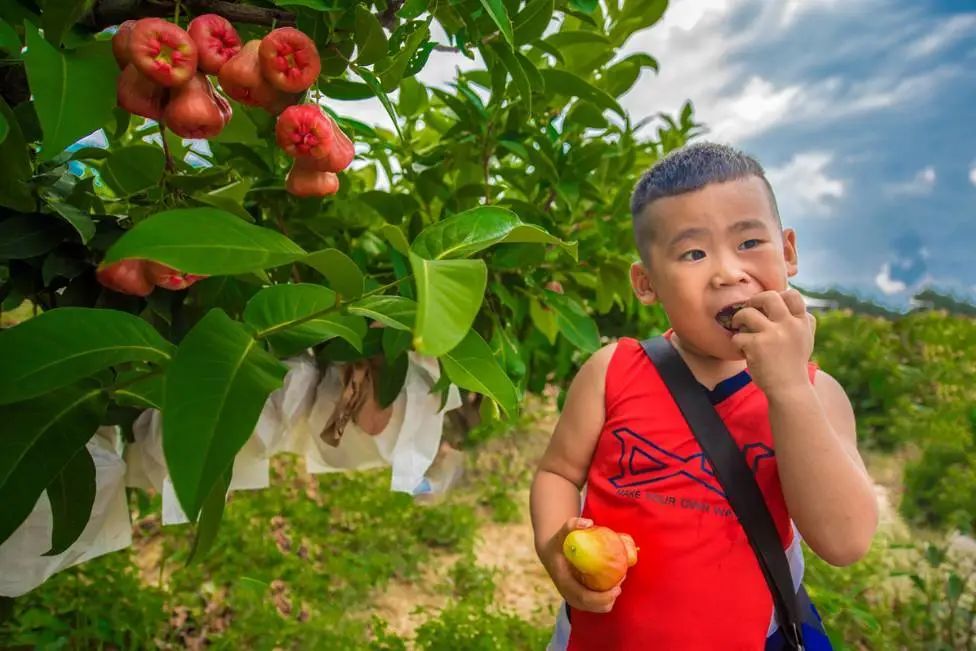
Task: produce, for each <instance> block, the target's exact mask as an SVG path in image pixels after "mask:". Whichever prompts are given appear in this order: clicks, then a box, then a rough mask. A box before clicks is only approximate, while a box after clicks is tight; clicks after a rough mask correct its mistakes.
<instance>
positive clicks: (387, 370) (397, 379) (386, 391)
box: [373, 354, 410, 409]
mask: <svg viewBox="0 0 976 651" xmlns="http://www.w3.org/2000/svg"><path fill="white" fill-rule="evenodd" d="M409 366H410V358H409V357H408V356H407V355H403V354H401V355H397V356H396V357H394V358H389V357H385V358H384V359H383V366H382V367H381V368H380V372H379V373H378V374H377V375H374V376H373V383H374V385H375V387H376V401H377V402H378V403H380V407H382V408H384V409H385V408H386V407H389V406H390V405H392V404H393V401H395V400H396V399H397V396H399V395H400V391H401V390H403V384H404V382H405V381H406V379H407V369H408V367H409Z"/></svg>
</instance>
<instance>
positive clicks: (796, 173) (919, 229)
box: [622, 0, 976, 308]
mask: <svg viewBox="0 0 976 651" xmlns="http://www.w3.org/2000/svg"><path fill="white" fill-rule="evenodd" d="M625 49H627V50H628V51H629V50H644V51H649V52H650V53H651V54H652V55H654V56H655V57H656V58H657V59H658V61H659V62H660V64H661V70H660V73H659V74H657V75H655V74H653V73H645V75H644V76H643V77H642V78H641V80H640V81H639V82H638V84H637V86H635V88H634V89H632V90H631V91H630V93H628V95H627V96H625V97H624V98H623V101H622V103H623V104H624V106H625V108H627V109H628V110H629V111H630V112H631V113H632V115H634V116H635V117H636V118H640V117H642V116H643V115H646V114H649V113H653V112H656V111H659V110H664V111H668V112H675V111H676V110H678V109H679V108H680V105H681V103H682V102H683V101H684V100H685V99H686V98H687V99H691V100H692V102H693V103H694V105H695V109H696V114H697V116H698V119H699V120H700V121H703V122H705V123H706V124H707V125H708V127H709V128H710V130H711V132H710V133H709V134H708V135H707V136H706V137H707V138H708V139H712V140H717V141H720V142H726V143H728V144H732V145H735V146H738V147H740V148H742V149H744V150H746V151H747V152H749V153H751V154H753V155H755V156H756V157H757V158H759V160H760V161H761V162H762V163H763V165H764V166H765V167H766V169H767V172H768V175H769V177H770V180H771V182H772V183H773V186H774V189H775V190H776V192H777V198H778V200H779V203H780V209H781V213H782V217H783V222H784V225H785V226H787V227H792V228H795V229H796V230H797V245H798V249H799V258H800V272H799V274H798V275H797V276H796V278H795V279H794V281H795V282H796V283H797V284H798V285H800V286H804V287H809V288H814V289H823V288H827V287H831V286H834V287H839V288H841V289H844V290H847V291H852V292H854V293H858V294H860V295H862V296H864V297H869V298H871V299H873V300H876V301H878V302H880V303H883V304H885V305H887V306H890V307H893V308H906V307H908V306H909V298H910V297H911V295H912V294H913V293H915V292H916V291H918V290H919V289H920V288H921V287H924V286H931V287H933V288H936V289H939V290H940V291H946V292H949V293H953V294H955V295H956V296H958V297H960V298H967V299H969V300H970V301H974V300H976V268H974V266H973V264H972V260H973V254H974V252H976V126H974V125H973V124H972V120H973V118H974V117H976V111H974V103H976V6H974V5H973V4H971V3H964V2H942V3H938V2H927V1H919V2H911V3H906V2H895V1H894V0H857V1H856V2H849V1H848V2H843V1H840V0H784V1H774V0H676V1H673V2H672V3H671V6H670V7H669V9H668V12H667V13H666V14H665V17H664V19H663V20H662V21H661V22H660V23H659V24H658V25H656V26H655V27H653V28H652V29H650V30H648V31H647V32H644V33H642V34H638V35H635V36H634V37H633V38H632V39H631V41H630V42H628V44H627V45H626V46H625Z"/></svg>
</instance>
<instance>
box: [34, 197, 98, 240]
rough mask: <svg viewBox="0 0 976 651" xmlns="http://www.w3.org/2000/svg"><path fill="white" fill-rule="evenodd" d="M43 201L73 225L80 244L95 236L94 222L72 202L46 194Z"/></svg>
mask: <svg viewBox="0 0 976 651" xmlns="http://www.w3.org/2000/svg"><path fill="white" fill-rule="evenodd" d="M45 201H46V202H47V205H48V206H50V207H51V208H53V209H54V212H55V213H56V214H57V215H58V216H60V217H61V218H62V219H64V221H66V222H68V223H69V224H71V226H72V227H74V229H75V230H76V231H77V232H78V236H79V237H80V238H81V243H82V244H88V242H89V240H91V238H92V237H94V236H95V222H94V221H92V218H91V217H90V216H89V215H88V214H87V213H84V212H82V211H81V210H79V209H78V208H77V207H76V206H75V205H74V204H71V203H69V202H67V201H63V200H62V199H60V198H58V197H56V196H53V195H48V196H46V197H45Z"/></svg>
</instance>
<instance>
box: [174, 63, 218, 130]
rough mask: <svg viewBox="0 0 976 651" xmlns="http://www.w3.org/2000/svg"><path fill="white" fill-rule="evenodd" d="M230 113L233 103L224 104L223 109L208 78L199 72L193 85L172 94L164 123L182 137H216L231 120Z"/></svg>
mask: <svg viewBox="0 0 976 651" xmlns="http://www.w3.org/2000/svg"><path fill="white" fill-rule="evenodd" d="M229 110H230V105H229V104H227V103H226V102H224V106H221V104H220V103H219V102H218V101H217V99H216V94H215V91H214V89H213V86H212V85H211V84H210V80H209V79H207V76H206V75H205V74H203V73H202V72H198V73H197V74H196V75H195V76H194V77H193V79H191V80H190V81H189V82H187V83H186V84H184V85H183V86H180V87H179V88H174V89H173V90H172V91H171V94H170V99H169V102H167V103H166V108H165V109H164V110H163V122H164V123H165V124H166V126H167V127H169V128H170V130H172V131H173V133H175V134H176V135H178V136H180V137H181V138H213V137H214V136H216V135H217V134H218V133H220V132H221V130H222V129H223V128H224V125H225V124H226V123H227V121H228V120H229V119H230V116H229ZM225 111H227V112H226V113H225Z"/></svg>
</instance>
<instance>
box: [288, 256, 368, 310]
mask: <svg viewBox="0 0 976 651" xmlns="http://www.w3.org/2000/svg"><path fill="white" fill-rule="evenodd" d="M302 263H303V264H306V265H308V266H309V267H311V268H312V269H315V270H316V271H318V272H319V273H320V274H322V275H323V276H325V278H326V280H328V281H329V285H330V286H331V287H332V289H334V290H335V291H336V292H338V294H339V296H340V297H341V298H342V299H354V298H359V297H360V296H362V294H363V288H364V287H365V279H364V278H363V272H362V271H360V269H359V265H357V264H356V263H355V262H354V261H353V259H352V258H350V257H349V256H348V255H346V254H345V253H343V252H342V251H340V250H339V249H323V250H322V251H316V252H315V253H310V254H309V255H308V256H307V257H306V258H304V259H303V260H302Z"/></svg>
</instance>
